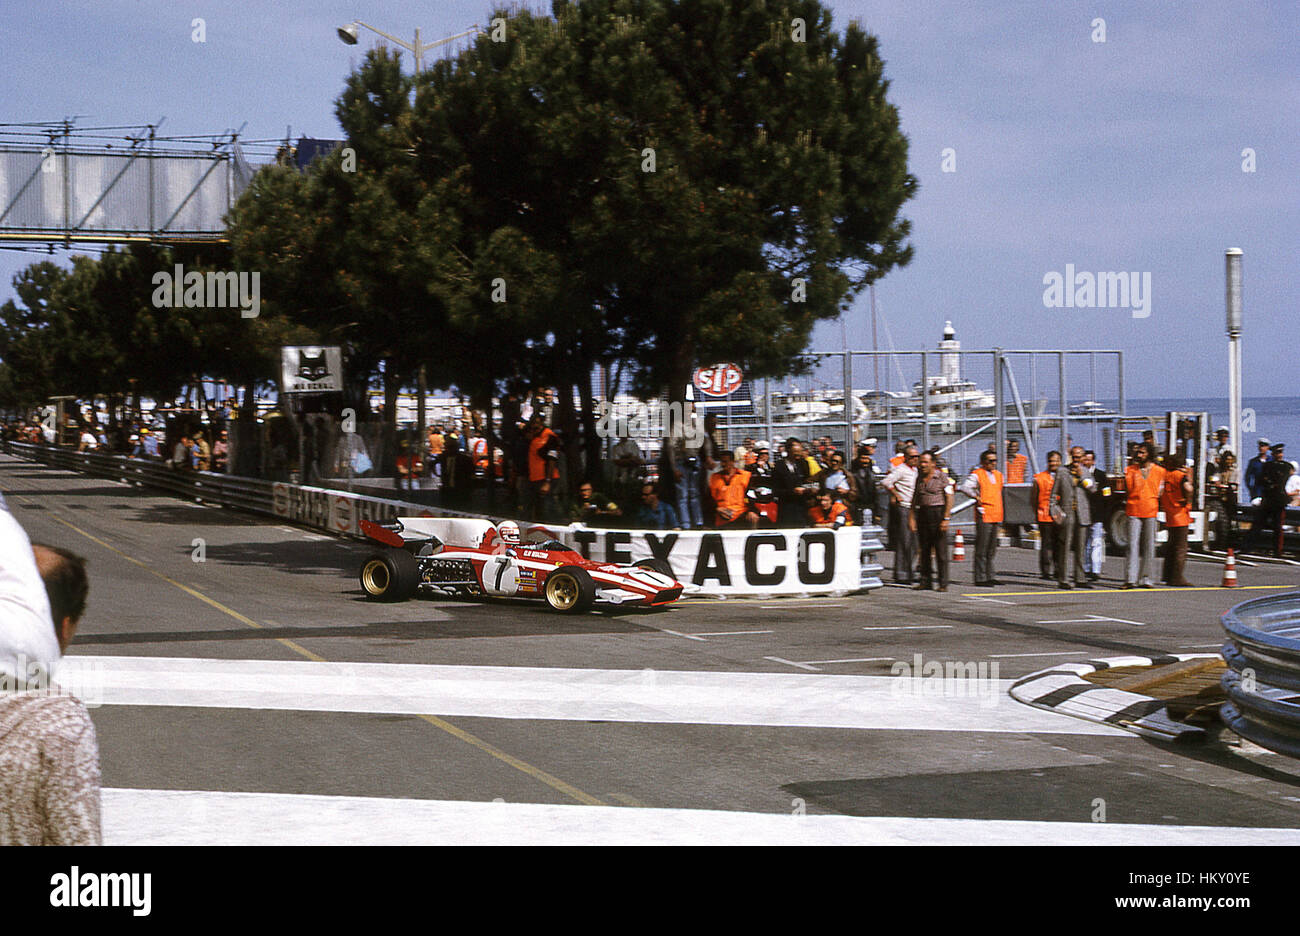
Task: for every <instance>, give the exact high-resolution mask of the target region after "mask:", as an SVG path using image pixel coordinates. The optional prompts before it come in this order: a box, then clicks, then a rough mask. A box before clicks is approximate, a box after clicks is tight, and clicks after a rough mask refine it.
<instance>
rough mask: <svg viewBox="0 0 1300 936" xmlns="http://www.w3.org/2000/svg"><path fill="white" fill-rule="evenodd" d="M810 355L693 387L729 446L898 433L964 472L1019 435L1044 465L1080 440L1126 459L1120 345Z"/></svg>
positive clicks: (882, 446)
mask: <svg viewBox="0 0 1300 936" xmlns="http://www.w3.org/2000/svg"><path fill="white" fill-rule="evenodd" d="M954 343H955V342H954ZM805 363H806V369H805V371H804V373H802V374H800V375H799V376H796V377H790V378H784V379H781V380H758V381H748V382H746V383H745V384H743V385H742V386H741V387H740V388H739V389H738V390H737V391H736V392H735V393H733V394H731V395H729V396H728V397H725V398H720V399H708V398H702V397H701V396H700V395H699V394H695V397H694V400H693V402H694V404H695V407H696V409H697V410H698V411H703V412H705V413H713V414H715V415H716V416H717V417H718V426H719V428H720V429H721V430H722V431H723V433H724V435H725V439H726V442H727V444H728V445H730V446H735V445H739V444H741V443H742V442H743V441H744V439H745V438H746V437H753V438H755V439H762V440H768V441H770V442H771V443H772V444H773V445H775V444H778V443H779V441H780V440H783V439H785V438H787V437H789V436H798V437H799V438H801V439H803V440H805V441H807V440H809V439H815V438H821V437H829V438H830V440H831V443H832V444H833V445H835V446H836V447H838V448H846V449H847V448H851V446H852V445H853V444H856V443H860V442H862V441H864V440H865V439H868V438H875V439H876V440H877V445H878V450H877V454H878V455H883V456H884V457H885V458H888V457H889V456H890V455H892V454H893V453H894V450H895V446H896V444H897V443H900V442H903V441H906V440H915V442H916V444H917V445H918V446H919V447H921V448H922V449H927V448H937V449H939V450H940V452H941V453H942V454H943V456H944V457H945V459H946V460H947V461H948V462H949V464H950V465H951V466H952V467H953V468H954V470H959V471H962V472H964V471H966V470H969V469H970V468H972V467H973V466H975V465H976V464H977V463H978V461H979V453H980V452H982V451H984V449H985V448H987V447H988V445H989V444H990V443H993V444H995V445H996V446H997V450H998V451H999V452H1004V451H1005V445H1006V440H1007V439H1011V438H1014V439H1017V440H1019V441H1020V442H1021V446H1022V451H1023V452H1024V453H1025V454H1026V455H1027V456H1028V457H1029V460H1030V463H1031V465H1032V467H1033V469H1034V470H1035V471H1038V470H1041V469H1042V468H1044V467H1045V466H1046V453H1047V451H1048V450H1049V449H1053V448H1060V449H1061V450H1063V451H1064V450H1065V449H1066V448H1068V447H1069V445H1071V444H1079V445H1083V446H1084V447H1085V448H1091V449H1094V450H1095V451H1096V452H1097V461H1098V464H1099V466H1101V467H1103V468H1106V467H1117V466H1119V465H1121V464H1122V456H1123V452H1122V450H1119V449H1121V447H1120V446H1119V445H1118V444H1117V442H1116V433H1115V426H1116V423H1117V422H1118V420H1119V419H1120V417H1122V415H1123V414H1124V412H1125V409H1124V408H1125V398H1124V363H1123V352H1122V351H1109V350H1082V351H1066V350H1016V349H1013V350H1004V349H1000V348H995V349H991V350H981V351H975V350H970V351H967V350H961V349H960V348H959V347H957V348H953V347H948V348H944V347H941V348H938V349H935V350H928V351H825V352H813V353H809V354H807V355H805ZM646 441H647V442H649V441H651V440H649V439H647V440H646Z"/></svg>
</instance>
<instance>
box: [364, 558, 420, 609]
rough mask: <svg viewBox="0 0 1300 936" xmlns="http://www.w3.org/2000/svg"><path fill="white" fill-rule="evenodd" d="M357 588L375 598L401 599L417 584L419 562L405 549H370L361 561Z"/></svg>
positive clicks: (414, 588) (408, 595)
mask: <svg viewBox="0 0 1300 936" xmlns="http://www.w3.org/2000/svg"><path fill="white" fill-rule="evenodd" d="M359 578H360V580H361V588H362V590H363V591H365V593H366V595H367V596H369V597H371V598H373V599H375V600H376V601H405V600H406V599H408V598H414V597H415V593H416V591H417V590H418V589H419V587H420V563H419V560H417V559H416V558H415V557H414V556H412V555H411V554H410V553H409V552H407V551H406V550H405V549H388V550H385V551H384V552H379V553H374V554H372V555H371V556H370V557H369V558H368V559H366V561H365V562H363V563H362V564H361V574H360V576H359Z"/></svg>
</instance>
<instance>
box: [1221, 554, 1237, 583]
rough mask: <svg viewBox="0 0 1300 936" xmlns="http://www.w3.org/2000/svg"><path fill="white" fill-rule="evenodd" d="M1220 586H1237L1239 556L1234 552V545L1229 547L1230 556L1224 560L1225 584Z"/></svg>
mask: <svg viewBox="0 0 1300 936" xmlns="http://www.w3.org/2000/svg"><path fill="white" fill-rule="evenodd" d="M1219 587H1220V588H1236V587H1237V557H1236V556H1234V555H1233V553H1232V547H1231V546H1229V547H1228V558H1227V559H1225V560H1223V584H1222V585H1220V586H1219Z"/></svg>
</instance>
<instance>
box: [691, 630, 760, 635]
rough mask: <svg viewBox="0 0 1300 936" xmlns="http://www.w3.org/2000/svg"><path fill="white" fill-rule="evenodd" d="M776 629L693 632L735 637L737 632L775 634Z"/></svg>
mask: <svg viewBox="0 0 1300 936" xmlns="http://www.w3.org/2000/svg"><path fill="white" fill-rule="evenodd" d="M775 633H776V631H770V630H752V631H702V632H700V633H698V634H692V635H689V636H693V637H735V636H736V635H737V634H775Z"/></svg>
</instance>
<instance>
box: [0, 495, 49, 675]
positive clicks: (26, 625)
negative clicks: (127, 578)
mask: <svg viewBox="0 0 1300 936" xmlns="http://www.w3.org/2000/svg"><path fill="white" fill-rule="evenodd" d="M59 656H60V652H59V641H58V638H57V637H56V636H55V633H54V623H53V621H51V620H50V601H49V598H48V597H47V596H46V593H45V584H44V583H43V582H42V581H41V575H40V572H39V571H38V570H37V568H36V558H35V557H34V556H33V555H32V544H31V542H30V541H29V540H28V539H27V533H26V531H24V530H23V528H22V527H21V526H20V525H19V523H18V521H17V520H15V519H14V518H13V515H12V514H10V513H9V511H8V510H0V674H3V675H0V679H3V678H4V677H5V676H7V677H8V678H9V679H10V680H11V681H12V680H19V681H26V680H27V679H28V677H29V676H36V678H46V677H48V674H49V667H50V666H51V664H53V663H54V661H55V660H57V659H58V658H59ZM34 666H39V667H40V668H41V670H43V671H44V672H43V674H42V675H39V676H38V675H37V674H36V673H35V672H34V671H33V670H32V667H34Z"/></svg>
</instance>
